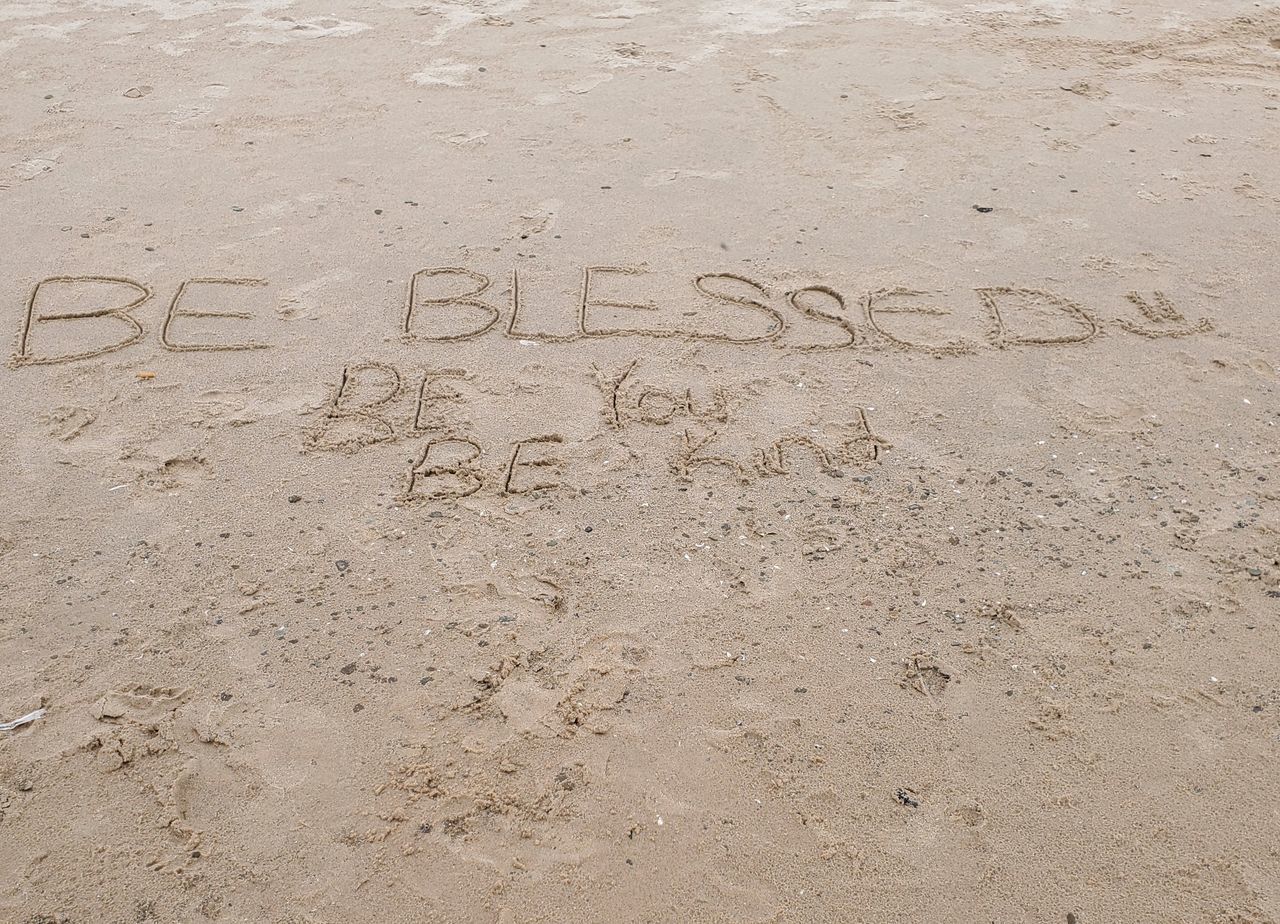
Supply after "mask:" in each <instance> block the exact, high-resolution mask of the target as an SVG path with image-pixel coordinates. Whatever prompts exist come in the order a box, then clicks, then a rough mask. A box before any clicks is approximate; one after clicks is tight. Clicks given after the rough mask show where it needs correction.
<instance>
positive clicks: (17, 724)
mask: <svg viewBox="0 0 1280 924" xmlns="http://www.w3.org/2000/svg"><path fill="white" fill-rule="evenodd" d="M45 712H46V710H44V709H37V710H36V711H35V712H28V713H27V714H26V715H24V716H21V717H19V718H16V719H14V720H13V721H12V722H0V731H13V730H14V729H15V728H21V727H22V726H24V725H30V724H31V723H32V722H34V721H35V720H36V719H38V718H40V717H41V716H43V715H44V714H45Z"/></svg>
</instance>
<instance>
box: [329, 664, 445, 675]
mask: <svg viewBox="0 0 1280 924" xmlns="http://www.w3.org/2000/svg"><path fill="white" fill-rule="evenodd" d="M356 666H357V665H356V662H355V661H352V662H351V663H350V664H344V665H343V666H342V667H340V668H338V673H339V674H347V675H349V674H352V673H354V672H355V669H356ZM423 679H426V678H423Z"/></svg>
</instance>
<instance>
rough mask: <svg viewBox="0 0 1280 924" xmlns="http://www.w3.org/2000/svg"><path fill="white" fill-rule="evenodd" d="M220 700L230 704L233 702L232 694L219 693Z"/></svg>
mask: <svg viewBox="0 0 1280 924" xmlns="http://www.w3.org/2000/svg"><path fill="white" fill-rule="evenodd" d="M218 699H220V700H222V701H223V702H224V703H229V702H231V694H230V693H219V694H218Z"/></svg>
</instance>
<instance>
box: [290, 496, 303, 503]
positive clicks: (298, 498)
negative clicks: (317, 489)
mask: <svg viewBox="0 0 1280 924" xmlns="http://www.w3.org/2000/svg"><path fill="white" fill-rule="evenodd" d="M300 500H302V495H301V494H290V495H289V503H291V504H296V503H297V502H298V501H300Z"/></svg>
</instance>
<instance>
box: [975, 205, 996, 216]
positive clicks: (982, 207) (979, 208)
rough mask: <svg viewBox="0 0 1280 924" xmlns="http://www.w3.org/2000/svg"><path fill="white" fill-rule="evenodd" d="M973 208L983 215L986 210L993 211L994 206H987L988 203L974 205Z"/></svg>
mask: <svg viewBox="0 0 1280 924" xmlns="http://www.w3.org/2000/svg"><path fill="white" fill-rule="evenodd" d="M973 210H974V211H975V212H981V213H982V214H983V215H986V214H987V213H988V212H994V211H995V209H994V208H992V207H991V206H989V205H975V206H974V207H973Z"/></svg>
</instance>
